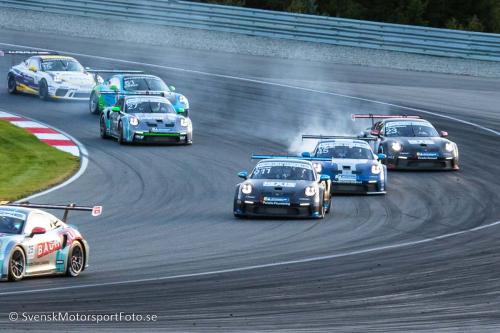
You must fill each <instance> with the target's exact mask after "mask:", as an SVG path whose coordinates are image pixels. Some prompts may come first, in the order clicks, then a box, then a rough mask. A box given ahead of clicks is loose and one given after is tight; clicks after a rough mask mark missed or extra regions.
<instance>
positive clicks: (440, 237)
mask: <svg viewBox="0 0 500 333" xmlns="http://www.w3.org/2000/svg"><path fill="white" fill-rule="evenodd" d="M0 45H6V46H13V47H19V48H27V49H38V50H45V51H50V50H47V49H42V48H34V47H29V46H24V45H16V44H8V43H0ZM57 52H59V53H65V54H69V55H75V56H83V57H89V58H94V59H102V60H109V61H114V62H122V63H127V64H136V65H142V66H148V67H153V68H162V69H169V70H176V71H182V72H187V73H194V74H200V75H207V76H213V77H220V78H226V79H234V80H240V81H246V82H253V83H259V84H265V85H270V86H278V87H284V88H290V89H296V90H302V91H309V92H314V93H318V94H325V95H331V96H338V97H344V98H348V99H354V100H360V101H366V102H371V103H376V104H381V105H386V106H393V107H397V108H401V109H405V110H411V111H415V112H421V113H425V114H430V115H433V116H436V117H441V118H445V119H449V120H453V121H457V122H460V123H462V124H466V125H470V126H473V127H476V128H479V129H482V130H484V131H487V132H490V133H493V134H495V135H499V136H500V132H499V131H495V130H493V129H490V128H487V127H484V126H482V125H479V124H475V123H472V122H468V121H465V120H462V119H458V118H455V117H451V116H446V115H441V114H439V113H435V112H431V111H427V110H422V109H417V108H411V107H406V106H402V105H397V104H392V103H386V102H381V101H377V100H371V99H367V98H361V97H355V96H350V95H344V94H338V93H333V92H328V91H321V90H316V89H310V88H304V87H298V86H292V85H287V84H280V83H274V82H267V81H262V80H255V79H249V78H244V77H237V76H231V75H223V74H215V73H208V72H202V71H196V70H190V69H184V68H177V67H169V66H162V65H155V64H148V63H141V62H137V61H129V60H122V59H113V58H108V57H100V56H93V55H88V54H83V53H75V52H66V51H57ZM498 224H500V221H497V222H494V223H490V224H486V225H483V226H480V227H476V228H472V229H468V230H463V231H457V232H453V233H449V234H445V235H441V236H436V237H432V238H426V239H422V240H418V241H413V242H406V243H399V244H393V245H387V246H380V247H375V248H370V249H365V250H359V251H352V252H345V253H338V254H332V255H327V256H321V257H312V258H305V259H299V260H291V261H282V262H275V263H270V264H262V265H254V266H244V267H237V268H231V269H224V270H215V271H208V272H199V273H192V274H182V275H171V276H163V277H157V278H146V279H136V280H126V281H115V282H103V283H95V284H84V285H77V286H68V287H55V288H45V289H31V290H21V291H12V292H4V293H0V295H2V296H3V295H19V294H31V293H37V292H44V291H57V290H67V289H80V288H89V287H101V286H115V285H122V284H130V283H144V282H154V281H163V280H171V279H180V278H190V277H198V276H206V275H214V274H224V273H231V272H241V271H248V270H253V269H261V268H268V267H276V266H283V265H291V264H299V263H306V262H313V261H320V260H326V259H335V258H341V257H347V256H353V255H359V254H364V253H370V252H376V251H382V250H390V249H396V248H401V247H407V246H414V245H418V244H422V243H428V242H432V241H436V240H441V239H445V238H449V237H453V236H457V235H462V234H467V233H471V232H475V231H478V230H482V229H486V228H490V227H494V226H496V225H498Z"/></svg>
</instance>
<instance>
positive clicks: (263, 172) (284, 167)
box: [250, 162, 314, 181]
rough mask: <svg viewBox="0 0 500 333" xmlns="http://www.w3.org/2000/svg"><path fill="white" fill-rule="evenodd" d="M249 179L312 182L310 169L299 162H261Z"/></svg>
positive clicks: (312, 174)
mask: <svg viewBox="0 0 500 333" xmlns="http://www.w3.org/2000/svg"><path fill="white" fill-rule="evenodd" d="M250 178H251V179H284V180H309V181H313V180H314V172H313V170H312V167H311V166H310V165H309V164H306V163H300V162H261V163H259V164H257V166H256V167H255V168H254V169H253V171H252V175H251V176H250Z"/></svg>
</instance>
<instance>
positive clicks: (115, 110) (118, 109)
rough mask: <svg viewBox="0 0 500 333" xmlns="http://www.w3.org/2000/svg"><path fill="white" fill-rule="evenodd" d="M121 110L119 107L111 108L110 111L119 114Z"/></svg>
mask: <svg viewBox="0 0 500 333" xmlns="http://www.w3.org/2000/svg"><path fill="white" fill-rule="evenodd" d="M121 110H122V109H120V107H119V106H113V107H111V111H113V112H120V111H121Z"/></svg>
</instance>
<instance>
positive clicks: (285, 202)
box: [263, 197, 290, 206]
mask: <svg viewBox="0 0 500 333" xmlns="http://www.w3.org/2000/svg"><path fill="white" fill-rule="evenodd" d="M263 202H264V204H265V205H275V206H290V198H288V197H264V199H263Z"/></svg>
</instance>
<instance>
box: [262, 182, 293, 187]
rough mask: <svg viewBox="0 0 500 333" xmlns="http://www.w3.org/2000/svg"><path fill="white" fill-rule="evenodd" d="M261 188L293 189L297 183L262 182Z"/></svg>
mask: <svg viewBox="0 0 500 333" xmlns="http://www.w3.org/2000/svg"><path fill="white" fill-rule="evenodd" d="M263 186H272V187H295V186H297V183H289V182H264V184H263Z"/></svg>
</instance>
